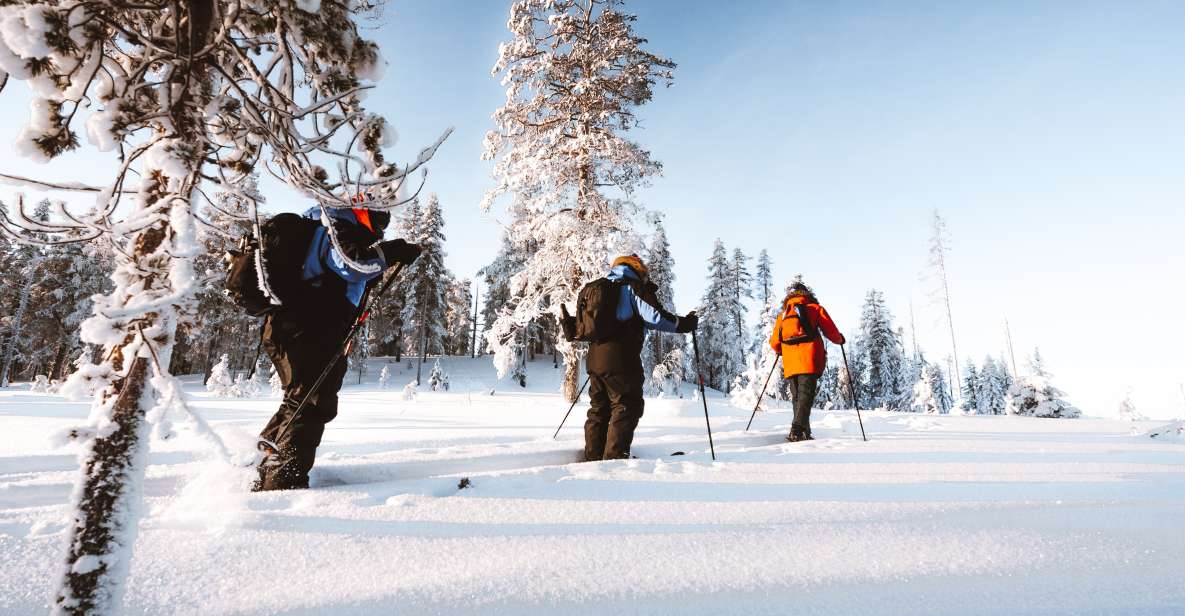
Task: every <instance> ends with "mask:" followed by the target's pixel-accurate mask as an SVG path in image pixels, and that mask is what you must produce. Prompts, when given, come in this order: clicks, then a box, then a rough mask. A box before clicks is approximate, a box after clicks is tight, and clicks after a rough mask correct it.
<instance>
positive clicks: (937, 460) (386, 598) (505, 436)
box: [0, 359, 1185, 616]
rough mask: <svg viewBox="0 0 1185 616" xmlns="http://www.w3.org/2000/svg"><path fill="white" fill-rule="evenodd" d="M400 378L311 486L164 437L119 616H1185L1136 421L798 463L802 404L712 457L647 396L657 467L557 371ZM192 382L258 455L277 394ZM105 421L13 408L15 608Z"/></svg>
mask: <svg viewBox="0 0 1185 616" xmlns="http://www.w3.org/2000/svg"><path fill="white" fill-rule="evenodd" d="M379 365H380V364H379V362H374V363H372V366H371V367H370V370H369V375H368V378H367V381H368V382H367V383H365V384H362V385H357V384H356V380H355V379H356V374H354V373H352V374H351V375H349V376H348V377H347V383H348V386H347V388H346V390H345V392H344V393H343V397H342V408H341V413H340V415H339V417H338V419H337V420H336V421H334V422H333V423H332V424H330V426H329V428H328V430H327V431H326V434H325V441H324V443H323V445H322V448H321V450H320V453H319V456H318V465H317V468H316V469H315V471H314V475H313V483H314V485H315V488H314V489H312V490H308V491H303V492H284V493H269V494H252V493H249V492H248V491H247V486H248V484H249V482H250V479H251V471H250V470H246V469H239V468H232V467H228V466H226V465H224V464H221V463H219V462H217V461H215V458H214V457H213V456H211V455H209V454H208V453H207V452H206V449H205V445H204V441H202V440H201V439H199V438H197V437H196V436H194V435H192V434H190V433H188V432H186V431H184V430H182V431H181V433H180V435H179V436H178V437H177V438H176V439H173V440H170V441H167V442H163V443H154V444H153V453H152V456H151V467H150V468H149V469H148V474H147V482H146V486H145V492H146V494H147V499H148V502H147V514H146V516H145V517H144V519H143V521H142V523H141V531H140V537H139V540H138V543H137V544H136V548H135V556H134V561H133V564H132V573H131V578H130V579H129V581H128V588H127V595H126V599H125V602H126V606H125V610H126V612H127V613H129V614H202V615H203V616H213V615H215V614H395V613H398V614H466V613H499V614H540V613H564V614H698V613H703V614H791V613H793V614H877V615H885V614H1185V584H1182V581H1183V579H1185V578H1183V574H1185V442H1182V441H1181V440H1175V441H1173V440H1170V441H1157V440H1154V439H1149V438H1147V437H1141V436H1135V435H1132V434H1131V430H1132V425H1133V424H1131V423H1127V422H1120V421H1112V420H1096V419H1080V420H1050V419H1027V418H1017V417H950V416H942V417H933V416H920V415H905V414H889V413H865V416H864V424H865V428H866V429H867V431H868V436H869V441H868V442H867V443H864V442H861V440H860V434H859V429H858V427H857V425H856V416H855V415H854V414H853V413H850V412H833V413H823V412H816V416H815V421H814V427H815V435H816V436H817V437H818V440H816V441H814V442H810V443H800V444H793V445H792V444H788V443H785V442H784V441H783V436H784V434H785V433H786V431H787V430H788V422H789V413H788V412H787V411H785V410H775V411H771V412H770V413H766V414H763V415H760V416H758V418H757V420H756V422H755V424H754V429H753V430H752V431H750V432H748V433H746V432H744V431H743V429H744V426H745V422H746V420H747V419H748V412H747V411H746V410H744V409H737V408H733V407H731V406H729V405H728V404H727V402H726V400H724V399H723V398H722V397H719V396H710V403H711V412H712V419H713V428H714V430H715V433H714V434H715V440H716V453H717V458H718V459H717V461H716V462H712V461H711V459H710V458H709V455H708V443H707V439H706V437H705V434H704V421H703V410H702V407H701V406H699V404H700V403H699V402H698V401H694V400H690V399H683V400H648V401H647V409H646V416H645V417H644V418H643V419H642V423H641V425H640V426H639V429H638V436H637V439H636V441H635V454H636V455H637V456H638V459H636V460H625V461H613V462H598V463H585V464H577V463H575V462H574V460H575V458H576V456H577V452H578V450H579V449H580V448H581V446H582V436H581V426H582V423H583V417H582V416H583V407H582V406H578V407H577V410H576V411H575V412H573V414H572V417H571V418H570V419H569V421H568V424H567V426H566V427H565V428H564V431H563V432H562V433H561V434H560V438H559V439H558V440H554V441H553V440H552V438H551V435H552V432H553V431H554V430H555V427H556V425H557V424H558V423H559V420H560V419H561V417H563V413H564V411H565V409H566V405H565V404H563V403H562V402H561V400H560V398H559V396H558V395H557V394H555V393H554V392H555V391H556V388H557V383H558V376H557V372H558V371H555V370H553V369H552V368H551V365H550V363H544V362H539V363H536V364H534V365H533V366H532V367H531V369H530V378H531V386H530V387H529V388H528V389H525V390H524V389H520V388H518V387H516V386H514V385H512V384H510V383H509V382H505V383H495V382H494V380H493V375H492V368H491V367H490V364H489V361H488V360H486V359H478V360H467V359H453V360H448V361H446V363H445V365H446V370H447V372H449V373H450V376H451V384H452V391H450V392H449V393H431V392H427V393H425V392H423V391H421V392H420V394H419V395H418V397H417V399H416V400H414V401H406V400H404V399H403V391H402V389H403V387H402V386H403V384H405V383H406V382H407V381H408V380H410V379H411V378H412V377H413V376H414V373H412V372H409V371H408V368H407V367H406V364H405V367H401V368H398V370H396V369H395V368H394V367H393V369H392V372H393V374H394V376H393V378H392V380H391V388H390V389H385V390H383V389H379V388H378V387H377V386H376V385H375V384H374V381H375V380H376V379H377V377H378V373H379ZM429 368H430V366H425V371H424V374H425V377H426V376H427V373H428V371H429ZM190 381H191V383H190V386H189V387H188V390H189V391H190V393H191V394H192V397H193V403H194V406H195V407H197V408H198V409H200V410H201V412H202V413H203V414H204V416H205V417H206V418H208V419H209V420H210V421H211V423H212V424H213V426H214V428H215V429H216V430H217V431H218V432H219V434H220V435H222V437H223V438H224V439H225V440H226V441H227V442H228V443H231V444H232V445H234V446H236V447H239V448H241V449H243V450H249V449H250V447H251V445H252V443H253V435H254V434H255V433H256V432H257V431H258V430H259V428H260V427H261V426H262V425H263V423H264V422H265V421H266V419H267V417H268V416H269V415H270V414H271V412H272V411H273V410H274V408H275V406H276V404H277V401H276V400H275V399H267V398H257V399H248V400H238V399H223V398H215V397H212V396H210V395H209V394H207V393H205V392H204V391H203V390H202V389H201V388H200V386H199V384H198V383H196V382H193V380H192V379H191V380H190ZM491 391H493V392H494V393H493V394H492V395H491ZM691 391H692V390H691V387H690V386H688V387H687V388H686V391H685V393H686V394H687V395H688V396H690V394H691ZM85 414H86V405H85V404H83V403H74V402H66V401H63V400H62V399H61V398H59V397H57V396H53V395H48V394H34V393H29V392H28V391H24V390H22V388H20V387H18V388H15V389H11V390H6V391H0V435H3V437H2V439H3V441H2V444H0V553H2V554H3V562H4V566H3V567H2V568H0V613H4V614H36V613H44V612H45V610H46V609H47V603H48V598H49V592H50V585H51V581H52V579H53V577H54V575H55V574H56V570H57V569H56V563H57V561H58V559H59V557H60V556H61V554H62V550H63V545H62V544H63V521H64V520H65V519H66V511H65V502H66V500H67V497H68V494H69V491H70V489H71V487H72V485H73V482H74V479H75V475H76V472H77V461H76V459H75V456H74V454H73V453H72V452H70V451H64V450H58V449H53V448H52V447H51V445H50V443H51V442H52V440H53V436H54V435H55V433H57V432H59V431H60V430H61V429H63V428H65V427H68V426H70V425H73V424H74V423H76V422H77V421H78V420H79V419H81V418H82V417H84V416H85ZM1141 425H1144V426H1151V425H1153V424H1141ZM675 451H684V452H686V455H684V456H671V455H670V454H671V453H673V452H675ZM462 477H468V478H469V479H470V480H471V482H472V483H471V487H469V488H467V489H463V490H462V489H458V482H459V481H460V479H461V478H462Z"/></svg>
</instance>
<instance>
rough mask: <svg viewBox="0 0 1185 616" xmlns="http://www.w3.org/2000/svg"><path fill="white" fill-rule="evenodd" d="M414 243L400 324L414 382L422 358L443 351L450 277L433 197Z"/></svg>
mask: <svg viewBox="0 0 1185 616" xmlns="http://www.w3.org/2000/svg"><path fill="white" fill-rule="evenodd" d="M417 231H418V235H416V237H415V243H416V244H419V246H420V249H421V250H422V251H423V252H421V253H420V257H419V258H418V259H416V262H415V263H413V264H411V266H410V267H409V268H408V272H407V274H406V277H405V280H407V282H408V285H409V286H408V291H409V295H408V297H407V304H406V305H405V307H404V310H403V322H404V324H405V325H406V326H407V327H408V330H407V331H408V332H409V333H410V334H411V337H410V339H411V340H412V345H414V346H413V348H414V349H415V353H416V356H417V359H416V380H417V381H418V380H419V379H420V377H421V370H422V368H423V364H424V359H425V358H426V357H427V356H428V354H429V353H433V354H439V353H443V352H444V338H445V336H446V335H447V334H448V331H447V329H446V327H445V311H446V309H447V307H448V283H449V282H450V280H451V278H452V274H450V273H448V270H446V269H445V267H444V216H443V214H442V213H441V211H440V201H439V200H438V199H437V198H436V194H435V193H433V194H430V195H428V202H427V204H426V205H425V206H424V213H423V218H422V219H421V220H420V224H419V228H418V229H417Z"/></svg>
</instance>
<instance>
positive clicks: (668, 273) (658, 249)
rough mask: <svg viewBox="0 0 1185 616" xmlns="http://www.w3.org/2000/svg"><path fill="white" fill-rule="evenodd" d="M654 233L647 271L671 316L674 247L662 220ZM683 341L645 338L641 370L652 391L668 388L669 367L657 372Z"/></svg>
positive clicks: (657, 221) (654, 219)
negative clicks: (647, 377)
mask: <svg viewBox="0 0 1185 616" xmlns="http://www.w3.org/2000/svg"><path fill="white" fill-rule="evenodd" d="M652 222H653V225H654V233H653V234H652V235H651V236H650V240H649V242H647V244H646V253H645V260H646V267H648V268H650V282H652V283H654V286H655V288H656V289H657V291H656V292H655V295H656V296H657V297H658V303H659V304H661V305H662V307H663V308H664V309H666V310H668V311H670V312H675V293H674V283H675V271H674V270H675V259H674V257H672V256H671V245H670V242H669V241H667V231H666V228H665V227H664V226H663V223H662V218H661V216H658V215H654V216H652ZM683 343H684V340H682V339H681V337H676V336H665V335H661V334H655V333H649V334H647V335H646V345H645V347H644V348H643V350H642V368H643V370H644V373H645V374H646V375H648V376H649V383H648V385H649V389H650V390H651V391H656V392H657V391H663V389H664V388H665V387H666V385H664V383H663V381H664V380H665V379H667V378H669V377H670V376H671V374H672V371H671V370H670V365H668V366H667V367H666V368H665V369H664V370H662V372H661V373H656V372H655V369H656V368H657V367H658V366H660V365H663V364H667V363H668V357H669V356H670V354H671V353H672V352H673V351H675V350H676V349H678V348H680V347H681V346H682V344H683Z"/></svg>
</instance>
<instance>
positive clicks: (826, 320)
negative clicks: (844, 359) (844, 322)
mask: <svg viewBox="0 0 1185 616" xmlns="http://www.w3.org/2000/svg"><path fill="white" fill-rule="evenodd" d="M815 315H816V319H817V320H818V323H816V324H815V325H816V326H817V327H818V328H819V329H820V330H822V332H823V335H824V336H827V339H828V340H830V341H832V342H834V343H835V344H844V343H845V342H847V339H845V338H844V336H843V334H841V333H839V328H837V327H836V326H835V321H832V320H831V315H829V314H827V309H826V308H824V307H822V306H819V309H818V311H816V312H815Z"/></svg>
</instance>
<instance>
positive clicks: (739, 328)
mask: <svg viewBox="0 0 1185 616" xmlns="http://www.w3.org/2000/svg"><path fill="white" fill-rule="evenodd" d="M729 269H731V270H732V279H733V282H732V285H733V286H732V293H733V297H734V300H735V301H734V303H733V307H732V309H733V315H732V321H733V327H735V328H736V339H737V342H739V343H740V345H741V363H742V364H743V363H745V358H746V357H747V356H748V354H749V349H750V346H749V323H748V320H749V319H748V317H749V311H748V309H747V308H746V306H745V300H746V299H753V274H751V273H750V272H749V257H747V256H745V253H744V252H742V251H741V249H740V248H736V249H733V251H732V261H731V262H730V263H729Z"/></svg>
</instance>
